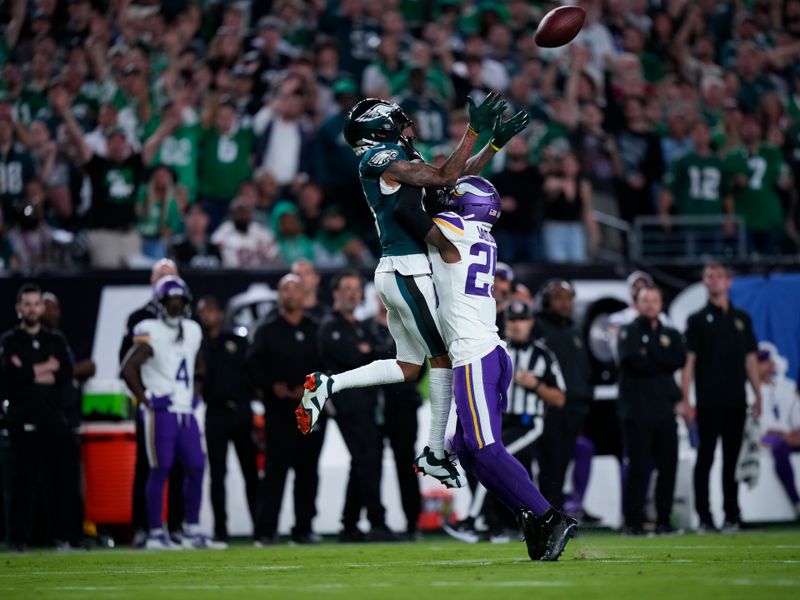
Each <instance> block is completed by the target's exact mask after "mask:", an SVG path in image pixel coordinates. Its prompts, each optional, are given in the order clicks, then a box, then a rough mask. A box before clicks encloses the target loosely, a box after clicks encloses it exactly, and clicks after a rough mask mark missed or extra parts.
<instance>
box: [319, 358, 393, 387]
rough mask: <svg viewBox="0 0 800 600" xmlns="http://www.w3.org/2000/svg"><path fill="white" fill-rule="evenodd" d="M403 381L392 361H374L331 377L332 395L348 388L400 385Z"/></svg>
mask: <svg viewBox="0 0 800 600" xmlns="http://www.w3.org/2000/svg"><path fill="white" fill-rule="evenodd" d="M404 380H405V377H404V376H403V370H402V369H401V368H400V365H398V364H397V361H396V360H394V359H386V360H375V361H373V362H371V363H369V364H368V365H364V366H363V367H358V368H357V369H352V370H351V371H345V372H344V373H338V374H336V375H334V376H333V387H332V388H331V389H332V390H333V393H334V394H335V393H336V392H341V391H342V390H349V389H350V388H360V387H370V386H373V385H387V384H390V383H401V382H402V381H404Z"/></svg>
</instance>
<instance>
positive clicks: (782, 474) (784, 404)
mask: <svg viewBox="0 0 800 600" xmlns="http://www.w3.org/2000/svg"><path fill="white" fill-rule="evenodd" d="M757 356H758V373H759V379H760V381H761V397H762V399H763V401H764V406H763V412H762V416H761V423H760V425H761V430H762V431H763V432H764V437H763V438H762V439H761V441H762V442H763V443H764V445H765V446H766V447H767V448H769V449H770V450H771V451H772V458H773V461H774V463H775V473H776V474H777V475H778V479H779V480H780V482H781V485H783V489H784V490H786V495H787V497H788V499H789V502H791V504H792V508H793V509H794V511H795V514H796V515H797V517H798V518H800V495H798V493H797V485H796V484H795V480H794V470H793V469H792V462H791V456H792V454H794V453H797V452H800V395H798V390H797V384H796V383H795V382H794V381H792V380H791V379H788V378H787V377H786V369H787V367H788V364H787V362H786V359H785V358H784V357H782V356H780V355H779V354H778V349H777V348H776V347H775V346H774V345H773V344H771V343H770V342H760V343H759V344H758V354H757Z"/></svg>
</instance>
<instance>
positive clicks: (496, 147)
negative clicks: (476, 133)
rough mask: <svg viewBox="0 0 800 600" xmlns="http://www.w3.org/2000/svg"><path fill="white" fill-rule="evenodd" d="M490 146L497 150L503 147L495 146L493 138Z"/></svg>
mask: <svg viewBox="0 0 800 600" xmlns="http://www.w3.org/2000/svg"><path fill="white" fill-rule="evenodd" d="M489 147H490V148H491V149H492V150H494V151H495V152H500V148H501V147H502V146H495V145H494V140H492V141H491V142H489Z"/></svg>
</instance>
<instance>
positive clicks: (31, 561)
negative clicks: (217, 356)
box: [0, 529, 800, 600]
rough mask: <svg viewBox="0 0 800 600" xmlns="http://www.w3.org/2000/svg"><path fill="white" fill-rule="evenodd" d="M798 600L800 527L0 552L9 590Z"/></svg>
mask: <svg viewBox="0 0 800 600" xmlns="http://www.w3.org/2000/svg"><path fill="white" fill-rule="evenodd" d="M28 597H30V598H60V599H61V598H63V599H72V598H74V599H86V598H143V599H146V600H156V599H159V598H174V599H180V598H189V599H192V600H200V599H204V598H248V599H249V598H257V597H268V598H289V597H291V598H293V599H294V598H298V599H301V598H314V599H316V600H319V598H348V599H360V598H380V599H383V598H403V599H404V600H420V599H422V598H429V597H437V598H457V599H458V600H463V599H467V598H481V599H490V600H505V599H506V598H534V597H535V598H536V599H537V600H538V599H540V598H570V599H573V598H579V599H581V600H585V599H591V598H613V599H614V600H621V599H625V598H637V599H642V600H650V599H653V598H681V599H687V598H702V599H703V600H712V599H714V598H725V599H726V600H727V599H731V598H748V599H749V600H755V599H760V598H768V599H770V600H772V599H780V598H793V599H797V598H800V530H797V529H794V530H792V529H781V530H775V531H767V532H748V533H742V534H738V535H732V536H720V535H715V536H704V537H699V536H695V535H685V536H680V537H672V538H645V539H640V538H627V537H621V536H619V535H615V534H608V533H606V534H593V535H585V536H583V537H581V538H579V539H576V540H573V541H572V542H571V543H570V545H569V547H568V548H567V550H566V552H565V554H564V556H563V557H562V559H561V560H560V561H559V562H558V563H549V564H545V563H531V562H530V561H529V560H527V557H526V556H525V550H524V545H523V544H521V543H509V544H505V545H493V544H488V543H484V544H476V545H468V544H462V543H459V542H456V541H453V540H450V539H449V538H440V537H438V536H437V537H434V538H428V541H426V542H423V543H416V544H394V545H392V544H374V545H347V546H345V545H337V544H334V543H326V544H322V545H320V546H316V547H289V546H277V547H269V548H262V549H257V548H251V547H248V546H238V547H234V548H231V549H229V550H227V551H203V552H200V551H192V552H173V553H163V552H162V553H146V552H141V551H132V550H114V551H92V552H82V553H74V554H57V553H53V552H31V553H28V554H25V555H17V554H0V598H4V599H5V598H13V599H15V600H16V599H19V598H28Z"/></svg>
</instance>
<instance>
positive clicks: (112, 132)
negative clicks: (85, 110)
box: [105, 125, 127, 139]
mask: <svg viewBox="0 0 800 600" xmlns="http://www.w3.org/2000/svg"><path fill="white" fill-rule="evenodd" d="M105 134H106V139H108V138H110V137H111V136H112V135H116V134H119V135H121V136H122V137H126V136H125V130H124V129H123V128H122V127H120V126H119V125H115V126H113V127H109V128H108V129H106V130H105ZM126 139H127V138H126Z"/></svg>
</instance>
